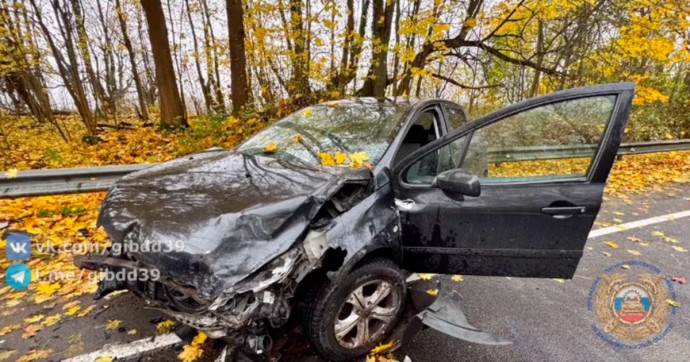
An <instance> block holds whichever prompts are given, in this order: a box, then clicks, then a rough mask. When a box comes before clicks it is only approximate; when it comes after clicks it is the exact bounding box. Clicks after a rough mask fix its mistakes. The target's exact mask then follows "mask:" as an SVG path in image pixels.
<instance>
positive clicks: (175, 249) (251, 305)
mask: <svg viewBox="0 0 690 362" xmlns="http://www.w3.org/2000/svg"><path fill="white" fill-rule="evenodd" d="M381 192H382V191H380V192H376V190H375V187H374V182H373V179H372V176H371V171H369V170H368V169H366V168H362V169H335V168H321V167H319V168H305V166H304V165H299V167H297V166H296V165H292V164H290V163H289V162H285V161H281V160H277V159H271V158H265V157H261V156H247V155H243V154H239V153H236V152H234V151H225V150H218V151H208V152H205V153H202V154H198V155H193V156H189V157H187V158H185V159H182V160H176V161H171V162H169V163H166V164H162V165H159V166H155V167H153V168H151V169H147V170H144V171H141V172H137V173H135V174H132V175H128V176H127V177H125V178H124V179H123V180H121V181H120V182H119V183H118V184H117V185H116V186H115V187H113V189H111V190H110V191H109V193H108V195H107V197H106V200H105V201H104V203H103V206H102V209H101V214H100V216H99V224H100V225H103V226H104V228H105V229H106V231H107V232H108V234H109V235H110V236H111V239H112V240H113V245H112V246H111V247H110V248H109V250H108V251H107V252H106V253H105V254H102V255H85V256H77V257H75V264H76V265H77V266H79V267H81V268H85V269H91V270H99V271H104V272H106V273H105V276H106V277H105V279H103V280H102V281H101V282H100V283H99V289H98V292H97V294H96V297H97V298H100V297H103V296H105V295H107V294H108V293H110V292H113V291H115V290H121V289H128V290H130V291H132V292H133V293H135V294H137V295H139V296H141V297H142V298H143V299H144V300H145V301H146V303H147V305H148V306H149V307H151V308H155V309H159V310H161V311H163V312H165V313H167V314H169V315H171V316H173V317H174V318H175V319H177V320H178V321H180V322H182V323H184V324H186V325H189V326H191V327H193V328H195V329H198V330H202V331H204V332H205V333H206V334H207V335H208V336H209V337H212V338H222V337H225V338H227V339H235V340H237V342H241V343H244V344H249V345H252V346H253V347H252V348H253V349H255V350H256V351H257V352H260V351H261V350H262V349H264V348H266V342H265V341H263V340H262V339H261V338H259V337H256V336H263V335H265V334H266V331H267V330H268V329H269V328H279V327H280V326H282V325H284V324H285V323H286V322H287V321H288V319H289V318H290V313H291V310H292V307H293V306H292V303H293V298H294V296H295V293H296V291H297V287H298V285H299V284H300V282H301V281H302V280H303V279H304V278H305V277H306V276H307V275H309V274H310V273H312V272H313V271H315V270H318V269H320V268H321V267H322V265H323V262H324V260H325V259H327V258H332V257H333V255H337V257H336V258H335V259H338V262H337V263H338V264H339V265H342V264H343V263H345V262H346V261H347V260H349V259H352V257H354V256H356V255H357V252H358V251H360V250H361V249H363V248H365V247H368V246H369V243H370V241H371V240H372V238H373V237H372V236H374V235H375V234H382V233H384V234H386V238H390V237H394V235H392V234H391V233H392V232H391V231H390V229H391V228H392V226H393V225H396V226H397V213H396V212H395V210H394V208H393V206H392V199H391V198H390V197H391V196H390V192H388V194H389V195H388V199H386V200H385V202H387V203H388V205H386V206H383V204H382V200H381V196H382V193H381ZM365 199H366V200H368V201H367V202H362V201H363V200H365ZM353 207H354V208H358V209H359V210H358V212H357V215H358V216H359V217H356V218H353V216H352V215H354V214H352V215H349V212H348V210H350V211H351V209H352V208H353ZM372 213H376V214H377V215H374V214H372ZM381 213H386V214H387V217H385V218H383V219H381V218H379V219H373V218H375V217H378V214H381ZM367 215H368V216H369V217H371V218H372V220H363V219H362V218H366V217H367ZM355 219H359V220H355ZM381 220H386V221H387V222H388V225H383V224H381ZM355 229H360V230H355ZM395 231H396V232H397V231H398V228H397V227H395ZM343 232H350V234H351V235H353V236H351V237H348V239H347V240H343V238H342V237H341V236H342V235H343V234H342V233H343ZM363 233H366V235H363ZM355 236H362V237H363V238H361V239H358V240H357V241H352V240H351V238H352V237H355ZM180 241H182V242H180ZM152 250H155V251H152ZM346 255H347V258H346ZM121 276H125V277H121ZM154 277H155V278H154Z"/></svg>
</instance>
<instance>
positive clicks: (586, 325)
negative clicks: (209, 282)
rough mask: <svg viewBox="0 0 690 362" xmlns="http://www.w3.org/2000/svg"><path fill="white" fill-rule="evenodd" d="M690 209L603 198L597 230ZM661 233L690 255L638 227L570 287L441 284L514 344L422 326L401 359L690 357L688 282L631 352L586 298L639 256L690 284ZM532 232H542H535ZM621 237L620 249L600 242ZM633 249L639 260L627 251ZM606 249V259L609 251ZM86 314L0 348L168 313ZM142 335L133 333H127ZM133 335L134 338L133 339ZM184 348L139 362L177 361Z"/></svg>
mask: <svg viewBox="0 0 690 362" xmlns="http://www.w3.org/2000/svg"><path fill="white" fill-rule="evenodd" d="M685 210H690V185H683V186H674V187H671V188H667V189H665V190H664V191H657V192H650V193H648V194H646V195H641V196H637V197H634V198H633V201H632V203H630V204H629V203H627V202H625V201H623V200H620V199H617V198H610V199H609V200H606V201H605V203H604V206H603V209H602V211H601V213H600V215H599V218H598V219H597V222H596V224H595V228H602V227H607V226H611V225H615V224H621V223H625V222H631V221H635V220H640V219H646V218H650V217H653V216H659V215H665V214H669V213H673V212H679V211H685ZM654 231H661V232H663V233H664V234H665V235H666V236H668V237H672V238H675V239H677V240H678V241H679V243H678V244H673V245H681V246H683V247H685V248H686V249H690V218H684V219H679V220H675V221H667V222H662V223H658V224H654V225H649V226H646V227H642V228H636V229H632V230H627V231H620V232H616V233H613V234H610V235H606V236H601V237H598V238H593V239H590V240H588V243H587V248H586V249H585V255H584V257H583V258H582V260H581V262H580V265H579V267H578V270H577V273H576V275H575V278H574V279H572V280H568V281H565V282H562V281H561V282H559V281H557V280H553V279H525V278H502V277H501V278H498V277H495V278H490V277H472V276H466V277H465V280H464V281H462V282H452V281H450V280H448V279H447V278H446V279H444V282H445V284H446V285H451V286H453V287H454V288H456V289H457V290H458V291H459V292H460V294H461V295H462V296H463V297H464V300H463V307H464V309H465V312H466V315H467V317H468V319H469V321H470V322H471V323H472V324H474V325H475V326H477V327H479V328H481V329H483V330H485V331H487V332H491V333H494V334H496V335H499V336H501V337H503V338H505V339H509V340H512V341H513V344H512V345H509V346H503V347H495V346H483V345H476V344H471V343H466V342H463V341H459V340H456V339H454V338H452V337H448V336H446V335H444V334H441V333H438V332H436V331H433V330H424V331H422V332H421V333H420V334H418V335H417V337H416V338H415V339H414V340H413V341H412V342H410V343H408V344H407V345H405V346H404V347H403V348H402V349H401V350H399V351H397V352H396V353H395V355H396V356H397V357H398V358H399V359H400V360H402V359H403V358H404V357H405V356H409V357H410V358H411V360H412V361H414V362H424V361H434V362H435V361H499V360H500V361H690V313H689V312H688V311H689V310H690V284H685V285H681V284H678V283H674V285H673V286H674V289H675V291H676V293H677V296H676V300H677V302H678V303H679V305H680V306H679V308H677V309H676V313H675V315H673V316H671V318H672V320H671V321H672V323H673V327H672V329H671V331H670V332H669V334H668V335H667V336H665V338H663V339H662V340H661V341H660V342H658V343H657V344H654V345H652V346H649V347H646V348H642V349H637V350H626V349H621V348H616V347H614V346H612V345H610V344H608V343H606V342H604V341H603V340H601V339H600V338H598V337H597V336H596V335H595V333H594V332H593V330H592V323H593V322H594V319H595V316H594V315H593V314H592V312H590V311H588V309H587V296H588V293H589V290H590V288H591V286H592V283H593V281H594V280H595V279H596V278H597V277H598V276H599V275H601V274H602V273H603V271H604V270H605V269H606V268H607V267H609V266H611V265H614V264H617V263H620V262H623V261H628V260H637V261H643V262H647V263H649V264H651V265H654V266H656V267H658V268H659V269H661V270H662V271H663V272H664V273H665V274H666V275H668V276H683V277H686V278H688V279H690V252H685V253H681V252H678V251H675V250H673V249H672V248H671V246H672V244H671V243H669V242H666V241H663V240H662V238H661V237H659V236H655V235H653V234H652V233H653V232H654ZM535 232H536V231H535ZM630 236H634V237H637V238H640V239H642V240H643V241H645V242H647V243H648V244H649V246H647V247H643V246H641V245H640V244H639V243H635V242H634V241H631V240H629V239H627V237H630ZM606 241H615V242H616V243H618V244H619V245H620V248H618V249H613V248H611V247H609V246H607V245H605V244H604V242H606ZM628 249H631V250H637V251H639V252H640V253H641V255H639V256H635V255H632V254H630V253H629V252H628V251H627V250H628ZM604 252H606V253H609V255H610V256H607V255H605V254H604ZM81 302H82V308H84V307H86V306H88V305H90V304H95V305H96V310H94V312H92V313H91V314H90V315H88V316H86V317H83V318H76V319H70V320H65V321H62V322H61V323H58V324H56V325H55V326H53V327H50V328H46V329H44V330H42V331H40V332H38V334H37V335H36V336H35V337H33V338H31V339H28V340H24V339H22V338H21V333H20V332H16V331H15V332H13V333H9V334H7V335H5V336H4V337H0V352H1V351H2V350H6V349H7V350H9V349H16V350H18V351H19V353H18V354H15V355H14V356H13V357H14V358H16V357H18V356H21V355H22V354H23V353H26V352H28V351H30V350H31V349H42V348H50V349H52V350H53V352H52V353H51V355H50V357H49V358H48V359H47V360H53V361H57V360H61V359H64V358H68V357H73V356H77V355H81V354H84V353H89V352H93V351H97V350H100V349H101V348H103V346H104V345H107V344H111V343H127V342H131V341H134V340H138V339H142V338H147V337H151V336H154V335H155V334H156V330H155V324H156V323H157V322H159V321H160V320H161V317H163V314H161V313H160V312H158V311H155V310H150V309H145V308H144V304H143V302H142V301H140V300H139V299H137V298H136V297H134V296H132V295H129V293H127V294H123V295H120V296H116V297H114V298H111V299H107V300H102V301H98V302H93V301H90V298H88V297H83V298H82V299H81ZM46 307H50V306H37V305H26V306H20V307H18V308H16V309H15V310H14V311H13V313H12V314H10V315H4V314H3V316H2V319H1V321H0V327H2V326H6V325H10V324H13V323H19V324H21V325H22V326H23V325H24V323H23V322H22V320H23V318H26V317H28V316H30V315H32V314H35V313H39V312H43V311H42V310H41V309H42V308H46ZM109 320H120V321H122V322H121V324H120V327H119V328H118V329H116V330H112V331H111V330H107V329H105V328H104V325H105V323H106V322H107V321H109ZM132 330H136V334H130V333H131V331H132ZM128 331H129V332H130V333H128ZM208 345H209V349H208V350H207V352H206V353H205V354H204V356H203V358H202V359H203V360H212V357H213V356H214V355H215V354H217V351H218V349H217V348H215V347H217V346H213V345H212V344H210V343H209V344H208ZM180 350H181V344H177V345H174V346H170V347H167V348H164V349H162V350H158V351H156V352H154V353H146V354H143V355H140V356H139V357H137V358H135V359H134V360H142V361H168V360H174V359H175V356H176V354H177V353H179V351H180Z"/></svg>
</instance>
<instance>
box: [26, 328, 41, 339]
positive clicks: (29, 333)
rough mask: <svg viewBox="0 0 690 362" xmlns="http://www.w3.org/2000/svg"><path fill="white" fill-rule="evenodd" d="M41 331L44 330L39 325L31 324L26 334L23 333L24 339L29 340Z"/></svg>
mask: <svg viewBox="0 0 690 362" xmlns="http://www.w3.org/2000/svg"><path fill="white" fill-rule="evenodd" d="M41 329H43V328H42V327H41V326H40V325H38V324H31V325H29V326H27V327H26V328H24V333H22V339H29V338H31V337H33V336H35V335H36V334H37V333H38V332H39V331H40V330H41Z"/></svg>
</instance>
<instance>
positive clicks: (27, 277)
mask: <svg viewBox="0 0 690 362" xmlns="http://www.w3.org/2000/svg"><path fill="white" fill-rule="evenodd" d="M5 280H7V285H9V286H10V288H12V289H14V290H22V289H24V288H26V287H27V286H29V283H30V282H31V269H29V267H28V266H26V264H22V263H17V264H12V265H10V267H9V268H7V272H6V273H5Z"/></svg>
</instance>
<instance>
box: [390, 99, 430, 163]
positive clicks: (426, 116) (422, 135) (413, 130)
mask: <svg viewBox="0 0 690 362" xmlns="http://www.w3.org/2000/svg"><path fill="white" fill-rule="evenodd" d="M440 122H441V116H440V113H439V109H438V108H436V107H434V108H430V109H427V110H425V111H424V112H422V113H421V114H420V115H419V116H417V119H415V121H414V123H413V124H412V126H410V129H409V130H407V133H406V134H405V137H404V138H403V141H402V143H401V144H400V147H399V148H398V153H397V154H396V155H395V162H394V165H397V164H398V163H399V162H400V161H402V160H403V159H404V158H405V157H407V156H409V155H410V154H412V153H413V152H414V151H417V150H418V149H420V148H422V147H424V146H425V145H427V144H428V143H430V142H431V141H434V140H436V139H437V138H438V135H439V134H440V131H439V129H438V125H439V124H440Z"/></svg>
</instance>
